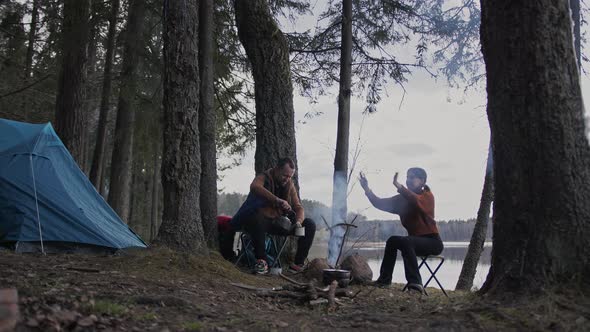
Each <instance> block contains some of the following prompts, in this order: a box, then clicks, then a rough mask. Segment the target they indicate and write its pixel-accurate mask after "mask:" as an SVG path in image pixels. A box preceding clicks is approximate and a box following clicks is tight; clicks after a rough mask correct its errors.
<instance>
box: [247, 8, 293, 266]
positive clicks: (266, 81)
mask: <svg viewBox="0 0 590 332" xmlns="http://www.w3.org/2000/svg"><path fill="white" fill-rule="evenodd" d="M235 12H236V23H237V27H238V37H239V38H240V41H241V42H242V45H244V49H245V50H246V55H247V56H248V60H250V64H251V65H252V76H253V77H254V98H255V102H256V153H255V155H254V170H255V172H256V173H257V174H258V173H261V172H263V171H265V170H266V169H268V168H271V167H273V166H274V165H275V164H276V163H277V161H278V160H279V159H280V158H283V157H289V158H291V159H293V162H295V167H297V148H296V141H295V111H294V109H293V85H292V82H291V69H290V64H289V45H288V43H287V38H286V37H285V35H284V34H283V32H282V31H281V30H280V29H279V27H278V25H277V23H276V22H275V21H274V19H273V17H272V14H271V12H270V9H269V7H268V3H267V1H266V0H236V1H235ZM293 181H294V183H295V187H296V188H297V190H298V191H299V181H298V172H296V173H295V176H294V177H293ZM295 243H296V242H295V241H290V242H289V243H288V244H287V247H286V248H285V252H286V253H287V255H286V257H287V260H290V259H291V258H292V257H294V256H295V251H296V245H295Z"/></svg>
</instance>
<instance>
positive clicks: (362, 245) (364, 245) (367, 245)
mask: <svg viewBox="0 0 590 332" xmlns="http://www.w3.org/2000/svg"><path fill="white" fill-rule="evenodd" d="M353 243H354V242H350V241H349V242H348V243H347V247H348V246H351V245H352V244H353ZM443 244H444V246H445V247H452V248H463V247H465V248H467V247H468V246H469V242H468V241H467V242H466V241H443ZM314 246H318V247H326V248H327V247H328V243H327V242H324V241H322V242H318V243H314ZM483 246H484V247H491V246H492V242H491V241H486V242H484V245H483ZM355 248H358V249H383V248H385V242H359V243H357V244H355Z"/></svg>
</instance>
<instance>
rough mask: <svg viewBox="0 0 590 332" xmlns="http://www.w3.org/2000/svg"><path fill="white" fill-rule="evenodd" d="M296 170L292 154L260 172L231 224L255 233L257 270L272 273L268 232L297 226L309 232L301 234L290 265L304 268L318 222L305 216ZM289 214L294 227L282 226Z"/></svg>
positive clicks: (284, 231)
mask: <svg viewBox="0 0 590 332" xmlns="http://www.w3.org/2000/svg"><path fill="white" fill-rule="evenodd" d="M294 174H295V163H294V162H293V160H291V159H290V158H282V159H280V160H279V161H278V163H277V165H276V166H275V167H273V168H271V169H268V170H266V171H265V172H263V173H262V174H258V175H257V176H256V177H255V178H254V180H253V181H252V184H251V185H250V193H249V194H248V197H247V198H246V201H245V202H244V204H242V206H241V207H240V209H239V210H238V212H237V213H236V214H235V215H234V216H233V218H232V220H231V221H230V223H229V225H230V226H231V229H232V230H234V231H236V230H241V229H243V230H245V231H246V232H248V234H250V236H251V237H252V243H253V246H254V255H255V257H256V266H255V271H256V273H258V274H266V273H268V263H267V257H266V252H265V248H264V241H265V236H266V234H267V233H269V234H278V235H289V234H292V232H293V230H294V229H295V228H297V227H303V228H304V229H305V235H304V236H302V237H299V240H298V242H297V253H296V254H295V262H294V264H292V265H291V266H290V267H289V269H290V270H291V271H292V272H295V271H300V270H301V269H302V267H303V264H304V262H305V259H306V258H307V255H308V253H309V249H310V248H311V245H312V243H313V238H314V236H315V230H316V227H315V223H314V222H313V220H311V219H309V218H305V211H304V210H303V206H302V205H301V202H300V201H299V196H298V194H297V190H296V189H295V185H294V184H293V181H292V180H291V179H292V177H293V175H294ZM282 216H288V218H289V219H290V221H291V223H292V224H293V225H292V227H287V228H288V229H286V228H284V227H280V222H279V219H280V217H282Z"/></svg>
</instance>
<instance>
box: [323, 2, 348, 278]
mask: <svg viewBox="0 0 590 332" xmlns="http://www.w3.org/2000/svg"><path fill="white" fill-rule="evenodd" d="M351 68H352V0H344V1H342V41H341V46H340V89H339V91H338V133H337V136H336V155H335V156H334V178H333V181H334V182H333V183H334V186H333V188H332V226H334V225H336V224H339V223H343V222H346V215H347V212H348V207H347V202H346V196H347V192H348V138H349V133H350V86H351V80H352V78H351V76H352V75H351ZM344 233H345V229H344V228H343V227H335V228H332V230H331V232H330V244H329V246H328V262H329V263H330V264H331V265H333V266H334V265H336V264H337V262H336V259H337V256H338V253H339V251H340V246H341V245H342V240H343V237H344Z"/></svg>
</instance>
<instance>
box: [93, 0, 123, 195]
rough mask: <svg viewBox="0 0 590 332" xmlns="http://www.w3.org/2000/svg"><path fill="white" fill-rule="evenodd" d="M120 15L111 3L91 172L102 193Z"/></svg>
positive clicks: (112, 2) (116, 4)
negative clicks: (116, 38) (114, 56)
mask: <svg viewBox="0 0 590 332" xmlns="http://www.w3.org/2000/svg"><path fill="white" fill-rule="evenodd" d="M118 14H119V0H112V1H111V16H110V18H109V32H108V35H107V43H106V55H105V61H104V73H103V81H102V94H101V99H100V115H99V119H98V129H97V131H96V145H95V147H94V156H93V158H92V168H91V170H90V181H91V182H92V184H93V185H94V187H95V188H96V189H97V190H99V191H100V187H101V186H102V177H103V175H104V174H103V169H104V164H105V162H104V156H105V145H106V141H107V119H108V115H109V103H110V100H109V97H110V95H111V83H112V67H113V55H114V53H115V34H116V33H117V15H118Z"/></svg>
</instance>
